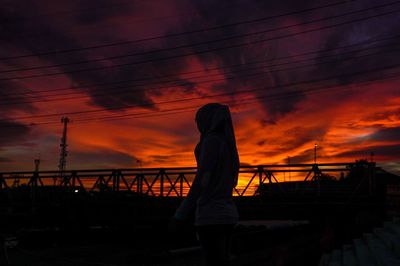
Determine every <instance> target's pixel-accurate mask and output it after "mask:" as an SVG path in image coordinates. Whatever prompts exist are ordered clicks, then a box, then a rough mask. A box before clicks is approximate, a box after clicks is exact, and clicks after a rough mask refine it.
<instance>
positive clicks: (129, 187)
mask: <svg viewBox="0 0 400 266" xmlns="http://www.w3.org/2000/svg"><path fill="white" fill-rule="evenodd" d="M353 166H354V163H321V164H290V165H257V166H250V165H249V166H241V167H240V172H239V181H238V186H237V187H236V188H235V189H234V192H233V194H234V196H255V195H258V194H260V191H259V188H260V187H262V186H263V185H266V184H276V185H275V186H276V187H278V189H279V190H280V192H281V193H285V192H286V191H285V189H287V187H290V186H281V184H282V182H283V181H287V179H289V181H297V182H298V181H302V182H303V184H304V187H313V188H316V189H317V192H318V193H319V191H320V190H319V188H320V187H319V186H320V181H321V179H322V178H323V177H324V176H327V175H329V176H331V177H332V176H334V177H336V178H340V175H341V176H342V177H343V176H344V174H345V173H347V172H349V171H350V169H351V168H352V167H353ZM369 168H370V169H371V171H369V174H368V175H367V176H366V179H368V180H367V182H368V184H373V173H374V171H373V169H375V164H372V163H371V165H370V166H369ZM196 171H197V169H196V168H195V167H168V168H126V169H93V170H70V171H64V172H62V173H60V172H59V171H34V172H3V173H0V189H7V188H15V187H21V186H28V187H31V188H33V189H36V188H38V187H60V188H71V189H72V190H73V191H75V192H119V191H125V192H132V193H137V194H140V195H148V196H159V197H169V196H176V197H184V196H185V195H186V194H187V193H188V191H189V189H190V186H191V183H192V181H193V179H194V177H195V175H196Z"/></svg>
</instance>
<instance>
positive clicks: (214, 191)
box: [174, 103, 239, 265]
mask: <svg viewBox="0 0 400 266" xmlns="http://www.w3.org/2000/svg"><path fill="white" fill-rule="evenodd" d="M196 123H197V128H198V129H199V131H200V141H199V143H198V144H197V146H196V148H195V156H196V161H197V173H196V176H195V178H194V180H193V183H192V186H191V188H190V190H189V193H188V195H187V197H186V198H185V199H184V201H183V202H182V203H181V205H180V206H179V208H178V209H177V211H176V212H175V216H174V218H175V219H176V220H180V221H183V220H185V219H187V218H188V216H189V215H190V213H191V212H192V211H195V225H196V229H197V234H198V237H199V240H200V243H201V245H202V247H203V250H204V251H205V255H206V259H207V261H208V264H209V265H214V264H215V265H222V264H221V263H223V261H225V260H226V259H227V258H228V257H229V245H228V243H229V239H230V235H231V232H232V229H233V226H234V225H235V224H236V223H237V221H238V212H237V209H236V206H235V204H234V202H233V199H232V192H233V189H234V187H235V186H236V185H237V181H238V173H239V156H238V152H237V148H236V141H235V134H234V131H233V125H232V119H231V115H230V111H229V108H228V106H226V105H222V104H218V103H210V104H206V105H204V106H203V107H201V108H200V109H199V110H198V111H197V114H196Z"/></svg>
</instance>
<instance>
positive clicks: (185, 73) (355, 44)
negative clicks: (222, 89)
mask: <svg viewBox="0 0 400 266" xmlns="http://www.w3.org/2000/svg"><path fill="white" fill-rule="evenodd" d="M399 37H400V35H395V36H385V37H384V38H380V39H374V40H371V39H369V40H365V41H361V42H357V43H353V44H349V45H343V46H339V47H335V48H331V49H323V50H314V51H309V52H305V53H299V54H294V55H289V56H281V57H276V58H273V59H268V60H256V61H250V62H246V63H245V64H234V65H227V66H222V67H214V68H207V69H206V71H213V70H221V69H225V68H232V67H240V66H245V65H250V64H261V63H267V62H273V61H277V60H284V59H291V58H296V57H302V56H308V55H312V54H321V53H326V52H331V51H335V50H338V49H347V48H351V47H354V46H359V45H364V44H372V43H376V42H383V41H390V40H395V39H398V38H399ZM386 46H387V45H383V46H375V47H369V48H365V49H361V50H368V49H376V48H382V47H386ZM361 50H353V51H350V52H349V53H352V52H359V51H361ZM343 54H345V53H341V54H338V55H343ZM338 55H329V56H320V57H318V58H326V57H331V56H338ZM307 60H311V59H307ZM297 62H299V61H297ZM297 62H295V63H297ZM290 63H293V62H290ZM284 64H287V63H283V64H281V65H284ZM271 66H276V65H271ZM203 72H204V70H195V71H187V72H180V73H179V75H189V74H195V73H203ZM175 76H176V75H164V76H159V77H158V78H168V77H175ZM146 80H154V77H145V78H138V79H127V80H120V81H114V82H103V83H94V84H93V83H92V84H83V85H80V86H70V87H61V88H56V89H48V90H35V91H32V92H14V93H7V94H3V95H4V96H13V95H30V94H36V93H47V92H57V91H66V90H74V89H79V88H90V87H98V86H104V85H114V84H121V83H128V82H138V81H146ZM162 83H164V82H162ZM153 84H154V83H153ZM145 85H148V84H145ZM138 86H141V85H138ZM127 87H135V86H123V87H114V88H127ZM61 95H65V94H61ZM49 96H50V95H49ZM51 96H53V95H51Z"/></svg>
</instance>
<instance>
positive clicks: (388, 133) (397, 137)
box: [368, 127, 400, 142]
mask: <svg viewBox="0 0 400 266" xmlns="http://www.w3.org/2000/svg"><path fill="white" fill-rule="evenodd" d="M368 138H369V139H371V140H375V141H387V142H392V141H398V142H400V127H393V128H384V129H381V130H379V131H377V132H375V133H374V134H372V135H370V136H369V137H368Z"/></svg>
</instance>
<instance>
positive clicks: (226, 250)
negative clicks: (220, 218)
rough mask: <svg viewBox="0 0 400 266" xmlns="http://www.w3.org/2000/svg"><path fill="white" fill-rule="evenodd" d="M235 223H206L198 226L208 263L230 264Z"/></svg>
mask: <svg viewBox="0 0 400 266" xmlns="http://www.w3.org/2000/svg"><path fill="white" fill-rule="evenodd" d="M232 231H233V225H205V226H198V227H197V234H198V236H199V241H200V244H201V246H202V249H203V252H204V256H205V260H206V263H207V265H228V264H229V259H230V246H231V244H230V241H231V235H232Z"/></svg>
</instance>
